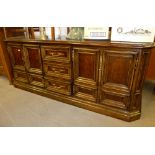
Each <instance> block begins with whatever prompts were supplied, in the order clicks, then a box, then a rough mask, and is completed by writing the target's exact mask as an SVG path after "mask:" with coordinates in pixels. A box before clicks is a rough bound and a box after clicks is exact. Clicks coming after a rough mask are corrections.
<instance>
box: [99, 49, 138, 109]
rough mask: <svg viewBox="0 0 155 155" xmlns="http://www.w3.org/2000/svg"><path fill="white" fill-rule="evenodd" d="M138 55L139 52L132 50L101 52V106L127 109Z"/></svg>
mask: <svg viewBox="0 0 155 155" xmlns="http://www.w3.org/2000/svg"><path fill="white" fill-rule="evenodd" d="M138 53H140V52H138V51H136V50H134V49H133V50H132V49H129V50H128V49H122V50H118V49H108V50H105V51H103V66H102V68H103V72H102V78H101V103H102V104H105V105H108V106H113V107H117V108H121V109H126V108H127V107H128V105H129V103H130V95H131V89H132V84H133V80H134V78H135V69H136V67H137V63H138Z"/></svg>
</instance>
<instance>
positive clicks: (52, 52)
mask: <svg viewBox="0 0 155 155" xmlns="http://www.w3.org/2000/svg"><path fill="white" fill-rule="evenodd" d="M41 53H42V58H43V60H44V61H53V60H55V61H60V62H70V61H71V48H70V46H62V45H59V46H56V45H53V46H41Z"/></svg>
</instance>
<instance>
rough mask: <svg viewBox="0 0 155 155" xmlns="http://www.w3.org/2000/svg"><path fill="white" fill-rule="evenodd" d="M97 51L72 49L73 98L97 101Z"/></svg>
mask: <svg viewBox="0 0 155 155" xmlns="http://www.w3.org/2000/svg"><path fill="white" fill-rule="evenodd" d="M99 55H100V51H99V50H98V49H91V48H74V56H73V58H74V65H73V72H74V90H73V93H74V96H75V97H77V98H79V99H82V100H83V99H84V100H88V101H92V102H96V101H97V83H98V71H99Z"/></svg>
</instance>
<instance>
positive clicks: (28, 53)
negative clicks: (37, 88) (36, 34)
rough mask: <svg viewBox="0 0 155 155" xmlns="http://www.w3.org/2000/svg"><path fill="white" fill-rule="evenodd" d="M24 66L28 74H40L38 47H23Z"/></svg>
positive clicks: (40, 64)
mask: <svg viewBox="0 0 155 155" xmlns="http://www.w3.org/2000/svg"><path fill="white" fill-rule="evenodd" d="M24 53H25V65H26V69H27V71H28V72H29V73H37V74H42V62H41V53H40V47H39V46H38V45H31V44H30V45H24Z"/></svg>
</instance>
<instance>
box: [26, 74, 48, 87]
mask: <svg viewBox="0 0 155 155" xmlns="http://www.w3.org/2000/svg"><path fill="white" fill-rule="evenodd" d="M28 77H29V82H30V84H32V85H34V86H38V87H44V86H45V84H44V78H43V76H41V75H36V74H29V75H28Z"/></svg>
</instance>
